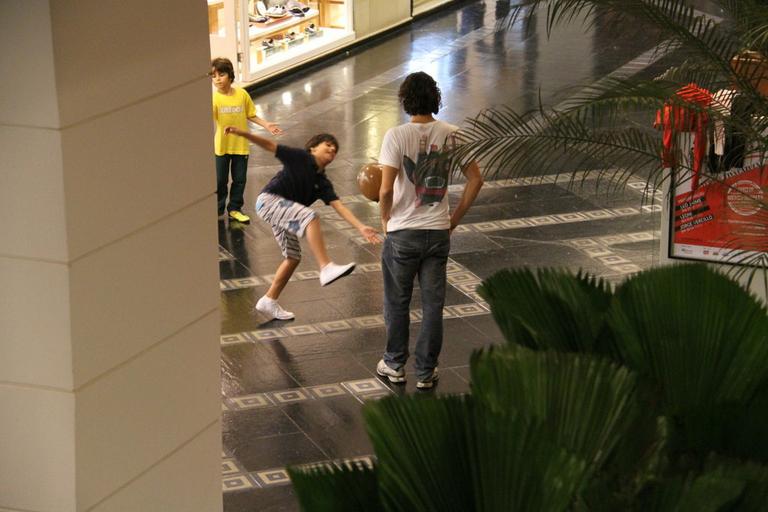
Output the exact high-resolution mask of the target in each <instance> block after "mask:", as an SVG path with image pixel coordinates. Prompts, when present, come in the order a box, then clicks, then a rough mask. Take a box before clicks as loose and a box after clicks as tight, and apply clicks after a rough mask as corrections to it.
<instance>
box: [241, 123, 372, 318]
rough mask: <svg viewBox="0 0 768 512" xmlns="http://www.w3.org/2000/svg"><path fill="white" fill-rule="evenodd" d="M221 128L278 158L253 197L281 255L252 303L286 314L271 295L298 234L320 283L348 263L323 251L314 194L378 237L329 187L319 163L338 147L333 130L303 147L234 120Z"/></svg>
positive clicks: (343, 271)
mask: <svg viewBox="0 0 768 512" xmlns="http://www.w3.org/2000/svg"><path fill="white" fill-rule="evenodd" d="M226 133H232V134H235V135H239V136H241V137H245V138H246V139H248V140H250V141H251V142H253V143H254V144H256V145H257V146H259V147H260V148H262V149H265V150H267V151H269V152H270V153H273V154H274V155H275V157H276V158H277V159H278V160H280V161H281V162H282V163H283V169H282V170H281V171H280V172H278V173H277V174H276V175H275V176H274V177H273V178H272V179H271V180H270V182H269V183H267V185H266V186H265V187H264V189H263V190H262V191H261V194H259V197H258V198H257V199H256V213H257V214H258V215H259V217H261V218H262V219H263V220H264V221H266V222H268V223H269V224H270V225H271V226H272V232H273V233H274V235H275V239H276V240H277V243H278V245H279V246H280V250H281V252H282V254H283V258H284V259H283V261H282V263H280V266H279V267H278V268H277V272H275V278H274V279H273V280H272V284H271V286H270V287H269V290H267V293H266V294H265V295H264V296H263V297H261V298H260V299H259V301H258V302H257V303H256V310H257V311H259V312H260V313H262V314H264V315H266V316H268V317H269V318H270V320H271V319H273V318H277V319H279V320H291V319H292V318H294V314H293V313H291V312H290V311H286V310H284V309H283V308H282V307H280V304H278V303H277V298H278V297H279V296H280V293H281V292H282V291H283V288H285V285H286V284H287V283H288V280H289V279H290V277H291V275H293V272H294V271H295V270H296V267H298V266H299V262H300V261H301V246H300V245H299V237H302V236H305V235H306V237H307V241H308V242H309V247H310V249H311V250H312V254H313V255H314V256H315V260H317V264H318V266H319V267H320V285H321V286H326V285H328V284H331V283H332V282H334V281H335V280H337V279H339V278H340V277H344V276H346V275H349V274H350V273H351V272H352V271H353V270H354V269H355V264H354V263H347V264H346V265H337V264H336V263H334V262H332V261H331V260H330V258H329V257H328V253H327V252H326V250H325V242H324V241H323V232H322V229H321V228H320V219H319V218H318V216H317V214H316V213H315V212H314V211H313V210H312V209H310V208H309V206H310V205H311V204H312V203H314V202H315V201H316V200H318V199H322V200H323V202H324V203H325V204H329V205H331V206H332V207H333V209H334V210H336V212H338V214H339V215H341V217H342V218H343V219H344V220H346V221H347V222H349V223H350V224H351V225H352V226H354V227H356V228H357V229H358V231H360V233H361V234H362V235H363V236H364V237H365V239H366V240H368V241H369V242H371V243H379V242H381V238H380V237H379V235H378V233H377V232H376V230H375V229H373V228H372V227H370V226H366V225H365V224H363V223H362V222H360V220H359V219H358V218H357V217H355V214H353V213H352V212H351V211H349V209H348V208H347V207H346V206H344V205H343V204H341V200H340V199H339V197H338V196H337V195H336V192H335V191H334V190H333V184H332V183H331V182H330V180H329V179H328V177H327V176H326V175H325V168H326V166H328V165H329V164H330V163H331V162H333V159H334V158H336V153H337V151H338V150H339V143H338V141H337V140H336V138H335V137H334V136H333V135H330V134H327V133H321V134H319V135H315V136H314V137H312V138H311V139H310V140H309V141H308V142H307V143H306V144H305V147H304V149H299V148H292V147H288V146H284V145H282V144H277V143H276V142H274V141H272V140H269V139H266V138H264V137H260V136H258V135H255V134H253V133H250V132H248V131H245V130H241V129H240V128H237V127H234V126H228V127H227V128H226Z"/></svg>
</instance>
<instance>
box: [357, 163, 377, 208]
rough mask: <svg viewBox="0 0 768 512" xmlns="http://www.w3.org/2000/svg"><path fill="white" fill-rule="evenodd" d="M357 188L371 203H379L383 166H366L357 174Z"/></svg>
mask: <svg viewBox="0 0 768 512" xmlns="http://www.w3.org/2000/svg"><path fill="white" fill-rule="evenodd" d="M357 186H358V187H359V188H360V192H362V193H363V195H364V196H365V197H367V198H368V199H370V200H371V201H376V202H378V201H379V189H380V188H381V166H380V165H379V164H365V165H364V166H362V167H361V168H360V172H358V173H357Z"/></svg>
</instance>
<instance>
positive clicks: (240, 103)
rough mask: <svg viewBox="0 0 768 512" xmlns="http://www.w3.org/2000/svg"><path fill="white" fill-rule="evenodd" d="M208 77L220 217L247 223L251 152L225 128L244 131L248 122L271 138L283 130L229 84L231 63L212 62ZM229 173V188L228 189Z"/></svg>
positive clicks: (242, 140)
mask: <svg viewBox="0 0 768 512" xmlns="http://www.w3.org/2000/svg"><path fill="white" fill-rule="evenodd" d="M210 76H211V79H212V81H213V85H214V86H215V87H216V89H215V90H214V91H213V120H214V122H215V123H216V135H215V136H214V151H215V155H216V196H217V199H218V210H219V218H220V219H222V218H224V215H225V211H228V212H229V213H228V216H229V218H230V220H234V221H237V222H242V223H245V224H247V223H249V222H250V221H251V218H250V217H249V216H248V215H246V214H244V213H243V212H242V208H243V204H244V199H243V193H244V192H245V181H246V176H247V171H248V155H249V154H250V149H249V147H248V141H246V140H244V139H242V138H241V137H236V136H234V135H228V134H227V133H226V132H225V130H224V127H225V126H236V127H238V128H240V129H242V130H246V131H247V130H248V121H249V120H250V121H253V122H254V123H256V124H258V125H259V126H261V127H262V128H264V129H265V130H267V131H268V132H269V133H271V134H272V135H280V134H281V133H283V131H282V130H281V129H280V127H279V126H277V125H276V124H275V123H271V122H269V121H266V120H264V119H261V118H260V117H258V116H257V115H256V107H255V106H254V104H253V100H251V97H250V95H249V94H248V93H247V92H246V91H245V90H243V89H240V88H239V87H234V86H233V85H232V82H234V80H235V69H234V67H233V66H232V61H230V60H229V59H225V58H223V57H219V58H216V59H213V61H212V62H211V72H210ZM230 174H231V175H232V186H231V187H229V190H227V188H228V184H229V176H230ZM227 195H229V204H227Z"/></svg>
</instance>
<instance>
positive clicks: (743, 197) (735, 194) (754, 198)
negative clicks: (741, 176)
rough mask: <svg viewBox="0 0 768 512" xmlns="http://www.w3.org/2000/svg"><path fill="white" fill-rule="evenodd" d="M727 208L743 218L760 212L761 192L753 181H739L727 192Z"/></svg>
mask: <svg viewBox="0 0 768 512" xmlns="http://www.w3.org/2000/svg"><path fill="white" fill-rule="evenodd" d="M727 200H728V208H730V209H731V211H733V212H734V213H737V214H738V215H743V216H745V217H747V216H749V215H754V214H756V213H757V212H758V211H759V210H760V201H762V200H763V190H762V189H761V188H760V186H759V185H758V184H757V183H755V182H754V181H750V180H739V181H737V182H736V183H734V184H733V186H732V187H731V188H730V189H729V190H728V198H727Z"/></svg>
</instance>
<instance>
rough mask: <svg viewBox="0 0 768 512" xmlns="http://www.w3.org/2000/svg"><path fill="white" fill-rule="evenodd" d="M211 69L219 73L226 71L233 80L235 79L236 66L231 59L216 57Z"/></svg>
mask: <svg viewBox="0 0 768 512" xmlns="http://www.w3.org/2000/svg"><path fill="white" fill-rule="evenodd" d="M211 69H215V70H216V71H218V72H219V73H226V74H228V75H229V80H230V81H231V82H234V81H235V68H234V67H233V66H232V61H231V60H229V59H227V58H224V57H216V58H215V59H213V60H212V61H211ZM211 75H213V73H211Z"/></svg>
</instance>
